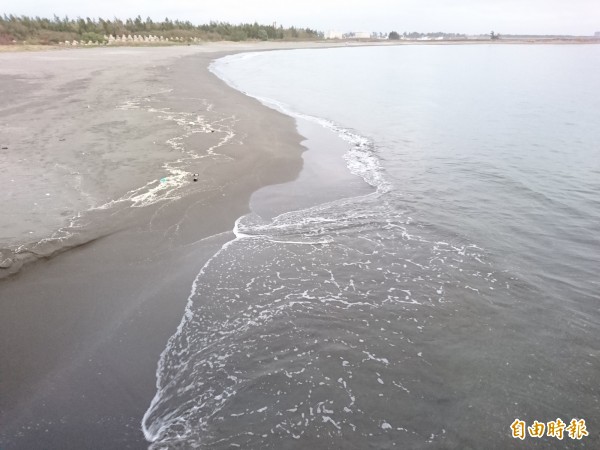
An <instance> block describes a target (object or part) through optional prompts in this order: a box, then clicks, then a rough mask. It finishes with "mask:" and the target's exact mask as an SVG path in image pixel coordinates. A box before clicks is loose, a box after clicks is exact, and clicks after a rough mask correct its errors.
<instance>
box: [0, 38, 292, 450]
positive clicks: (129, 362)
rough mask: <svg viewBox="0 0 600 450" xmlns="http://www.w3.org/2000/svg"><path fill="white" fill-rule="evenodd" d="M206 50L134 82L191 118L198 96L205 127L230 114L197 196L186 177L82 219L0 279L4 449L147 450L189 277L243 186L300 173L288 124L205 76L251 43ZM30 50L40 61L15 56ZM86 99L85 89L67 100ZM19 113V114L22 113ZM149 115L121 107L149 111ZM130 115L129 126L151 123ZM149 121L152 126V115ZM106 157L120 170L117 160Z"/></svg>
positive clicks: (243, 203)
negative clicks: (163, 193) (63, 242)
mask: <svg viewBox="0 0 600 450" xmlns="http://www.w3.org/2000/svg"><path fill="white" fill-rule="evenodd" d="M236 47H237V46H236ZM244 47H246V46H244ZM261 49H262V48H261ZM111 50H113V49H111ZM119 50H122V49H119ZM129 50H131V49H129ZM134 50H137V49H134ZM169 50H170V49H169ZM213 50H214V51H210V52H193V51H191V52H190V54H189V55H182V56H181V57H178V58H177V60H176V61H172V60H170V61H168V62H166V63H164V62H163V63H162V66H158V67H159V68H158V69H157V68H156V67H154V68H151V69H147V71H146V72H145V73H144V74H143V75H144V76H147V75H148V73H151V77H155V78H159V82H158V84H160V83H163V84H164V83H172V87H173V91H172V92H169V95H168V96H166V97H165V98H160V99H156V98H154V99H153V100H152V101H151V102H150V103H151V106H150V107H151V108H154V109H157V108H156V105H155V104H154V103H156V102H157V101H158V102H159V103H162V105H161V106H163V109H165V110H168V111H171V112H173V111H181V112H186V113H190V114H197V112H196V111H190V110H194V109H197V106H198V104H197V100H193V101H190V98H194V99H198V98H200V97H202V98H204V99H208V100H209V102H211V103H210V105H211V106H210V107H208V106H205V109H206V110H205V111H204V112H203V113H202V114H204V115H206V116H211V117H212V118H213V122H211V123H212V124H213V125H212V126H216V124H223V123H224V122H226V121H227V118H228V117H229V118H231V116H232V115H234V116H235V120H230V122H229V125H228V126H230V127H233V128H234V129H235V132H234V138H233V139H230V140H229V141H226V143H225V144H224V145H223V146H221V147H219V148H218V149H219V151H220V153H219V154H220V155H221V156H220V160H219V158H218V159H217V161H216V162H215V161H208V160H207V161H202V162H207V164H203V165H202V164H192V165H191V166H190V169H191V168H192V167H193V168H194V170H195V171H198V172H199V173H200V178H201V179H202V180H204V181H206V180H208V181H206V182H205V183H203V184H204V185H203V186H202V188H200V189H198V190H197V191H194V189H197V185H198V183H190V182H188V183H187V184H184V185H183V188H182V189H183V193H182V198H181V199H176V200H173V201H170V200H164V201H158V202H156V203H155V204H153V205H150V206H147V207H145V208H132V207H130V203H129V204H128V203H127V202H124V205H125V207H123V208H117V209H114V210H113V211H111V214H108V215H106V214H105V211H104V210H101V211H96V212H95V213H97V214H100V216H98V217H99V218H100V219H99V221H100V222H99V223H95V222H91V223H92V225H91V226H90V228H92V229H94V228H95V231H94V230H92V231H91V232H90V233H88V235H89V236H91V235H94V238H93V239H90V240H89V242H88V243H86V244H85V245H81V246H79V247H75V248H71V249H69V251H64V252H62V253H60V254H58V255H56V256H53V257H51V258H50V259H47V258H46V257H42V258H41V259H40V260H39V261H37V262H34V263H31V264H28V265H27V267H26V268H25V270H21V271H20V272H19V273H16V274H14V275H11V276H10V277H8V278H5V279H3V280H1V281H0V302H1V303H2V306H3V314H2V317H1V318H0V330H1V331H0V336H1V340H2V342H3V343H4V346H3V349H2V353H3V356H2V363H1V366H0V372H2V373H4V374H9V375H8V376H7V377H2V380H1V381H0V399H1V401H0V422H1V423H2V424H3V426H2V429H1V430H0V444H1V446H2V448H7V449H10V448H25V447H26V448H32V449H35V448H42V447H43V448H89V447H90V446H93V447H103V448H146V446H147V445H148V444H147V442H146V441H145V440H144V437H143V434H142V432H141V429H140V421H141V418H142V416H143V413H144V411H145V410H146V409H147V407H148V405H149V402H150V400H151V399H152V396H153V395H154V392H155V382H156V379H155V371H156V364H157V362H158V358H159V355H160V353H161V352H162V351H163V350H164V347H165V344H166V342H167V339H168V337H169V336H170V335H171V334H172V333H173V332H174V330H175V328H176V325H177V323H178V322H179V321H180V320H181V316H182V315H183V309H184V306H185V302H186V299H187V297H188V294H189V287H190V285H191V282H192V280H193V278H194V277H195V276H196V274H197V272H198V271H199V269H200V268H201V267H202V265H203V264H204V263H205V262H206V260H208V259H209V258H210V257H211V256H212V255H213V254H214V253H215V252H216V251H217V250H218V248H220V247H221V245H223V243H224V242H226V241H228V240H230V239H231V238H232V237H233V235H232V232H231V229H232V226H233V225H232V224H233V222H234V221H235V220H236V219H237V218H238V217H240V216H241V215H243V214H244V213H245V212H247V211H248V210H249V201H250V195H251V193H252V192H254V191H256V190H257V189H259V188H260V187H262V186H266V185H270V184H276V183H281V182H284V181H287V180H291V179H294V178H295V177H296V176H297V175H298V173H299V172H300V170H301V166H302V159H301V154H302V152H303V148H302V146H301V145H300V142H301V140H302V138H301V137H300V135H299V134H298V133H297V131H296V126H295V121H294V119H292V118H290V117H288V116H285V115H283V114H281V113H279V112H276V111H273V110H270V109H269V108H267V107H265V106H263V105H261V104H260V103H259V102H258V101H256V100H254V99H251V98H249V97H247V96H245V95H244V94H242V93H240V92H238V91H235V90H233V89H232V88H230V87H228V86H226V85H225V83H224V82H222V81H221V80H220V79H218V78H217V77H216V76H215V75H214V74H211V73H209V72H208V70H207V68H208V65H209V63H210V62H211V61H212V60H214V59H216V58H217V57H221V56H224V55H225V54H232V53H237V52H239V51H244V50H247V48H243V49H238V48H234V49H228V50H223V49H222V48H220V47H219V48H216V49H213ZM259 50H260V49H259ZM146 51H147V49H146ZM184 51H186V50H185V49H184ZM187 51H189V50H187ZM77 53H78V55H79V54H82V52H77ZM86 53H87V52H86ZM64 54H65V52H56V53H53V55H60V56H64ZM31 55H34V56H35V55H36V54H26V55H25V56H26V57H30V56H31ZM39 55H40V54H38V56H39ZM43 55H44V56H46V55H48V53H44V54H43ZM126 56H127V57H129V56H131V55H126ZM109 59H110V58H109ZM74 60H75V61H77V60H78V58H74ZM161 68H162V69H164V70H162V69H161ZM122 70H123V69H121V73H120V75H123V73H122ZM157 70H158V71H159V73H157ZM160 70H162V72H160ZM117 72H118V70H117ZM199 72H200V73H199ZM0 74H1V72H0ZM116 75H119V74H116ZM56 78H57V77H54V78H53V77H50V79H51V80H54V79H56ZM112 79H113V80H114V77H113V78H112ZM92 80H95V78H92V79H91V80H89V81H88V82H91V81H92ZM124 86H127V85H124ZM116 87H117V88H119V87H121V86H119V85H117V86H116ZM86 89H87V90H86ZM96 92H100V93H101V94H102V91H96ZM38 93H39V92H38ZM86 94H89V85H87V86H83V87H82V88H80V89H77V90H76V92H74V93H73V96H74V97H77V96H82V97H83V96H85V95H86ZM178 98H179V100H177V99H178ZM152 102H154V103H152ZM107 103H110V101H108V102H107ZM80 106H81V105H80ZM177 108H179V109H177ZM23 109H24V110H25V112H26V110H27V106H24V107H23ZM86 109H87V108H86ZM148 111H149V110H148ZM148 111H139V110H134V111H125V112H126V113H127V114H132V115H134V116H135V115H140V114H141V115H142V116H143V115H146V116H147V115H148ZM110 112H111V113H112V112H113V111H112V110H111V111H110ZM183 117H187V115H183ZM138 119H139V118H138ZM138 119H136V120H137V122H135V121H134V122H135V123H133V124H132V126H131V128H132V130H135V127H136V126H137V124H141V123H144V122H143V120H144V119H145V120H147V119H148V118H147V117H144V118H142V120H141V121H140V120H138ZM176 119H177V117H176V118H175V120H172V121H171V122H174V124H173V123H164V122H165V120H164V119H163V120H162V123H161V121H160V120H159V121H158V124H159V125H162V126H163V127H164V128H166V129H168V130H169V133H171V134H172V133H173V131H175V132H178V133H181V130H180V129H178V128H177V127H178V126H179V125H178V123H177V120H176ZM112 122H114V121H110V122H109V123H112ZM167 122H169V121H167ZM42 125H43V124H42ZM48 125H50V124H48ZM112 126H116V124H113V125H111V126H109V127H104V128H102V127H101V128H102V129H101V130H99V131H98V134H99V135H100V136H99V139H98V141H97V142H100V138H102V139H106V140H109V141H110V140H111V139H113V140H114V139H115V137H114V136H110V130H111V129H112ZM149 126H151V127H156V126H157V122H156V120H154V119H151V120H150V123H149ZM49 128H51V127H49ZM132 130H130V132H131V131H132ZM226 131H227V130H224V131H223V134H224V135H225V136H227V133H226ZM229 131H231V130H229ZM265 131H267V132H265ZM162 132H163V130H161V131H159V134H160V133H162ZM78 133H81V130H75V131H74V132H73V133H72V134H69V135H68V139H67V140H66V142H71V141H72V139H76V137H77V135H78ZM151 133H152V132H151ZM154 133H155V134H154V136H156V131H154ZM165 133H166V132H165ZM81 134H83V135H84V136H79V138H78V139H79V140H78V142H79V143H81V144H83V145H85V140H86V138H89V134H88V135H87V136H85V135H86V134H87V133H85V132H84V133H81ZM184 134H185V133H184ZM150 136H152V134H150ZM181 136H182V135H181V134H179V135H176V136H175V137H181ZM163 137H164V136H163ZM212 137H213V133H211V134H208V133H206V135H204V134H202V133H190V135H189V136H187V137H185V138H182V139H180V140H179V141H178V143H179V144H181V145H187V146H189V147H194V148H196V147H201V146H202V142H205V145H206V144H209V143H210V142H212V141H210V139H211V138H212ZM235 137H237V138H238V139H237V140H236V139H235ZM172 138H173V137H172ZM172 138H171V139H172ZM137 139H142V140H143V139H145V137H142V136H138V137H137ZM207 139H208V141H207ZM133 141H135V139H132V142H133ZM213 141H214V139H213ZM60 142H62V141H60ZM117 142H122V141H117ZM126 145H130V146H133V145H134V144H132V143H129V144H126ZM212 145H214V142H213V144H212ZM248 146H249V147H250V151H249V152H248V148H247V147H248ZM13 147H14V146H12V145H11V149H12V148H13ZM143 148H145V147H144V146H143V147H142V148H141V149H143ZM141 149H140V148H137V149H132V152H133V153H132V155H131V157H130V158H129V159H127V162H129V163H130V164H132V163H133V160H131V158H133V156H134V154H135V153H136V152H137V154H138V155H140V154H144V153H139V152H140V151H141ZM165 151H166V152H173V151H175V149H168V148H167V149H162V152H161V151H158V152H157V154H156V157H157V158H160V157H161V155H163V154H164V153H165ZM69 156H70V155H69V154H68V153H67V154H66V155H65V159H68V157H69ZM201 156H202V155H201ZM209 159H210V158H209ZM115 161H116V163H121V162H122V161H121V160H120V159H119V158H118V157H115ZM191 162H192V163H195V162H196V161H195V159H194V158H192V159H191ZM102 163H103V164H106V161H103V162H102ZM134 165H135V164H134ZM151 166H152V165H146V169H144V167H141V168H140V167H133V168H132V170H133V171H140V170H141V171H146V176H147V175H148V172H147V171H148V170H149V169H150V170H151V171H152V172H160V171H161V170H163V169H160V168H158V169H151ZM94 167H96V168H97V169H100V168H101V167H104V169H105V168H106V167H105V166H99V165H98V164H96V166H94ZM161 167H162V166H161ZM104 169H101V170H100V171H101V172H105V170H104ZM114 170H118V168H115V169H114ZM107 176H108V177H110V176H112V175H110V174H109V175H107ZM58 178H59V179H60V177H58ZM113 178H115V177H113ZM94 181H97V180H94ZM91 184H93V183H91ZM25 186H26V183H25ZM101 188H102V186H100V187H99V188H98V189H99V190H100V191H101ZM117 190H118V191H119V192H120V193H121V194H123V191H125V193H127V192H129V191H130V190H131V189H129V190H127V186H125V185H122V186H120V188H119V189H117ZM109 197H110V196H109ZM113 199H114V198H113ZM108 201H109V203H110V200H108ZM102 214H105V215H106V217H103V216H102ZM91 219H97V217H91V218H90V220H91ZM111 222H112V223H111ZM114 222H116V223H114ZM230 225H231V226H230ZM86 233H87V232H86ZM90 405H93V406H92V407H91V408H90ZM99 424H102V425H101V426H100V425H99Z"/></svg>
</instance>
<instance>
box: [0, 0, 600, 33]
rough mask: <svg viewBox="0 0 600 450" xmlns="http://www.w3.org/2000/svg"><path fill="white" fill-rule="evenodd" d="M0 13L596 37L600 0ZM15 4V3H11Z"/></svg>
mask: <svg viewBox="0 0 600 450" xmlns="http://www.w3.org/2000/svg"><path fill="white" fill-rule="evenodd" d="M2 3H4V5H1V4H0V12H4V13H9V14H17V15H21V14H25V15H29V16H41V17H52V16H53V15H54V14H57V15H59V16H64V15H68V16H69V17H73V18H75V17H77V16H81V17H103V18H112V17H119V18H128V17H132V18H133V17H135V16H137V15H138V14H139V15H141V16H142V17H143V18H144V19H145V18H146V17H147V16H150V17H151V18H152V19H153V20H162V19H164V18H165V17H169V18H170V19H181V20H189V21H191V22H193V23H196V24H199V23H206V22H209V21H211V20H214V21H226V22H232V23H240V22H254V21H257V22H259V23H264V24H270V23H273V22H277V24H278V25H279V24H281V25H284V26H291V25H294V26H297V27H309V28H313V29H318V30H321V31H327V30H339V31H391V30H396V31H399V32H401V33H402V32H404V31H420V32H427V31H444V32H457V33H458V32H460V33H469V34H479V33H489V32H490V31H491V30H495V31H496V32H499V33H505V34H519V33H523V34H575V35H591V34H593V33H594V32H595V31H600V0H369V1H366V0H295V1H294V0H98V1H94V2H91V1H82V0H19V1H16V0H15V1H10V2H9V1H8V0H6V1H3V2H2ZM9 5H10V6H9Z"/></svg>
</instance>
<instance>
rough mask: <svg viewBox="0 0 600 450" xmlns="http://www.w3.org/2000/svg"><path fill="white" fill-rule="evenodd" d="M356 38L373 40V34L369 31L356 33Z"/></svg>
mask: <svg viewBox="0 0 600 450" xmlns="http://www.w3.org/2000/svg"><path fill="white" fill-rule="evenodd" d="M354 37H355V38H356V39H371V33H370V32H368V31H355V32H354Z"/></svg>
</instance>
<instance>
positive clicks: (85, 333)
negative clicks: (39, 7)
mask: <svg viewBox="0 0 600 450" xmlns="http://www.w3.org/2000/svg"><path fill="white" fill-rule="evenodd" d="M469 43H470V42H469ZM542 43H544V42H536V44H542ZM555 43H559V42H555ZM381 44H382V45H379V43H377V42H343V41H342V42H337V43H332V42H304V43H300V42H298V43H293V42H287V43H286V42H282V43H273V42H253V43H231V42H229V43H206V44H202V45H193V46H192V45H190V46H183V45H182V46H172V47H168V48H165V47H154V48H152V47H106V48H87V49H69V50H64V49H61V50H56V49H55V50H50V51H45V52H41V51H35V52H28V53H25V52H13V53H1V51H0V82H1V83H0V98H1V99H2V100H0V147H1V150H0V152H1V153H0V155H1V158H0V183H2V185H3V189H2V190H0V204H1V205H2V209H3V211H2V215H1V216H0V217H1V218H0V225H1V227H0V308H1V309H0V344H1V347H0V352H1V353H0V448H1V449H2V450H5V449H55V448H56V449H59V448H60V449H65V448H66V449H70V448H74V449H75V448H77V449H79V448H119V449H121V448H150V449H163V448H192V447H193V448H210V449H215V448H223V449H226V448H306V447H311V446H312V447H315V448H356V449H362V448H367V447H374V448H375V447H376V448H466V447H468V448H507V447H510V446H511V445H513V444H514V442H516V441H515V440H514V436H511V433H510V430H511V428H510V427H511V423H513V421H515V422H514V423H518V420H523V421H525V422H526V423H527V424H528V425H529V424H531V423H532V421H533V420H536V421H537V420H539V421H542V423H549V421H551V420H552V421H554V420H556V419H557V418H560V419H562V420H564V422H565V423H566V424H568V423H570V421H571V420H575V419H585V420H586V421H587V422H586V423H587V426H588V430H590V433H589V434H590V436H589V437H586V438H584V441H582V442H580V441H578V440H575V439H574V438H572V437H567V435H566V434H565V439H564V440H563V441H562V442H561V444H565V448H580V447H581V446H580V445H579V444H584V445H583V446H584V447H585V446H592V447H593V446H594V445H595V444H597V442H598V435H597V429H598V423H599V421H598V417H599V416H598V406H597V405H598V401H597V399H598V389H597V383H596V382H595V379H596V378H595V375H596V374H597V373H598V367H599V365H598V361H599V360H598V354H599V353H598V345H597V342H596V341H597V340H596V339H595V336H597V333H598V329H599V328H598V327H599V322H598V315H597V307H596V305H597V301H598V295H597V288H596V287H597V277H596V276H595V270H594V269H595V267H597V263H598V257H597V255H598V254H600V253H599V252H598V249H599V248H600V247H599V245H600V243H599V241H598V238H597V233H596V232H595V230H596V224H597V223H598V217H600V216H599V215H598V214H599V213H598V205H597V202H596V201H595V199H596V198H597V195H596V194H597V191H598V185H597V181H596V180H597V177H596V175H597V173H598V172H597V165H594V162H595V161H597V146H595V144H594V143H595V142H597V141H598V129H597V127H596V126H595V124H596V123H597V115H598V109H597V107H596V106H595V103H594V99H593V98H590V96H589V95H588V93H589V92H593V91H594V90H595V89H596V88H597V84H598V81H597V78H596V77H594V76H593V74H594V73H597V61H598V59H597V58H596V56H597V49H598V47H597V46H596V45H589V46H585V45H569V46H567V45H560V46H558V45H527V44H528V42H526V41H523V40H520V41H514V42H511V41H502V42H497V41H496V42H493V43H492V42H484V41H476V42H473V44H477V45H463V44H468V43H467V42H465V41H463V42H456V43H453V42H444V43H443V45H437V43H436V42H427V41H425V42H420V43H416V42H404V41H401V42H398V43H396V42H393V43H392V42H386V43H381ZM413 44H414V45H413ZM455 44H458V45H455ZM486 44H490V45H486ZM501 44H523V45H501ZM366 46H373V48H347V47H366ZM375 46H377V47H376V48H375ZM334 47H342V48H339V49H337V48H334ZM315 48H323V49H324V50H322V51H319V52H316V51H313V50H312V49H315ZM283 49H298V50H297V51H294V52H287V51H286V52H269V51H268V50H283ZM301 49H306V50H301ZM245 52H256V53H254V54H249V53H245ZM482 61H483V62H485V64H483V63H482ZM567 62H568V64H567ZM465 67H469V68H471V69H470V70H469V71H465ZM564 67H569V68H570V69H569V70H565V69H564ZM557 105H570V106H569V107H568V108H567V107H566V106H565V107H560V108H559V107H558V106H557ZM573 111H577V114H573ZM473 430H480V432H478V433H474V432H473ZM565 433H566V431H565ZM527 442H528V444H533V445H534V446H535V447H536V448H554V446H555V444H556V443H557V442H558V441H557V440H556V438H554V437H552V436H549V435H548V436H545V437H543V438H542V439H539V440H536V439H529V438H528V441H527ZM538 444H539V445H538Z"/></svg>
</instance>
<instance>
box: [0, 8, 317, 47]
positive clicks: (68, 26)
mask: <svg viewBox="0 0 600 450" xmlns="http://www.w3.org/2000/svg"><path fill="white" fill-rule="evenodd" d="M111 35H112V36H123V35H138V36H153V35H154V36H164V38H165V39H167V38H168V39H170V40H177V41H191V40H198V39H199V40H203V41H245V40H249V39H251V40H310V39H319V38H322V37H323V33H322V32H319V31H316V30H312V29H310V28H295V27H288V28H284V27H282V26H279V27H277V25H276V24H272V25H259V24H258V23H253V24H250V23H244V24H238V25H233V24H230V23H226V22H209V23H207V24H203V25H194V24H192V23H191V22H190V21H181V20H170V19H169V18H165V19H164V20H163V21H160V22H155V21H153V20H152V19H151V18H150V17H147V18H146V19H145V20H143V19H142V18H141V17H140V16H137V17H136V18H135V19H127V20H125V21H123V20H121V19H118V18H114V19H112V20H110V19H108V20H105V19H102V18H98V19H96V18H92V19H91V18H89V17H86V18H85V19H84V18H81V17H77V18H76V19H71V18H69V17H68V16H65V17H62V18H61V17H58V16H56V15H55V16H54V17H53V18H52V19H48V18H40V17H28V16H14V15H12V14H11V15H7V14H4V15H2V16H0V44H15V43H19V44H21V43H23V42H26V43H28V44H58V43H59V42H64V41H73V40H77V41H92V42H98V43H106V42H107V41H108V39H107V37H109V36H111Z"/></svg>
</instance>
